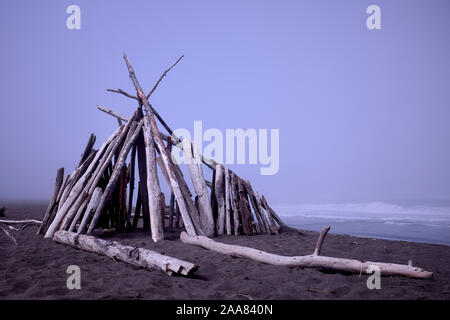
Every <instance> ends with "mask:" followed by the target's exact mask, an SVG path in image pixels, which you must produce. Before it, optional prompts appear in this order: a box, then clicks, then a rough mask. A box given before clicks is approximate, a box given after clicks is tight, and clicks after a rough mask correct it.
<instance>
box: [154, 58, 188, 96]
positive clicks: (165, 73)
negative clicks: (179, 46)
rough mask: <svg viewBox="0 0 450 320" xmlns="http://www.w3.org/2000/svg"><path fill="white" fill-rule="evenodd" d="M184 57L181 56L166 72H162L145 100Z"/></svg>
mask: <svg viewBox="0 0 450 320" xmlns="http://www.w3.org/2000/svg"><path fill="white" fill-rule="evenodd" d="M183 57H184V55H182V56H181V57H179V58H178V59H177V61H175V62H174V63H172V65H171V66H170V67H169V68H167V70H166V71H164V72H163V74H162V75H161V76H160V77H159V79H158V81H156V83H155V85H154V86H153V88H152V90H150V92H149V93H148V94H147V96H146V98H147V100H148V99H149V98H150V96H151V95H152V93H153V92H155V90H156V88H157V87H158V85H159V83H160V82H161V80H162V79H163V78H164V77H165V76H166V75H167V73H168V72H169V71H170V69H172V68H173V67H175V66H176V64H177V63H178V62H180V60H181V59H183Z"/></svg>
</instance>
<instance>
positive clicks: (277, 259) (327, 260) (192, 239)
mask: <svg viewBox="0 0 450 320" xmlns="http://www.w3.org/2000/svg"><path fill="white" fill-rule="evenodd" d="M180 239H181V241H182V242H184V243H187V244H190V245H195V246H199V247H203V248H205V249H208V250H211V251H214V252H217V253H221V254H226V255H230V256H233V257H242V258H247V259H251V260H255V261H259V262H262V263H267V264H272V265H279V266H289V267H302V268H323V269H331V270H336V271H343V272H351V273H365V274H371V273H372V272H370V271H369V267H370V266H373V265H376V266H378V267H379V268H380V271H381V275H399V276H405V277H411V278H430V277H432V276H433V273H432V272H429V271H425V270H423V269H421V268H418V267H413V266H410V265H403V264H395V263H384V262H371V261H366V262H363V261H360V260H354V259H345V258H334V257H326V256H320V255H318V254H312V255H306V256H293V257H288V256H280V255H277V254H273V253H268V252H265V251H262V250H258V249H254V248H249V247H244V246H238V245H231V244H224V243H220V242H217V241H214V240H212V239H209V238H207V237H203V236H189V235H188V234H186V233H185V232H182V233H181V235H180Z"/></svg>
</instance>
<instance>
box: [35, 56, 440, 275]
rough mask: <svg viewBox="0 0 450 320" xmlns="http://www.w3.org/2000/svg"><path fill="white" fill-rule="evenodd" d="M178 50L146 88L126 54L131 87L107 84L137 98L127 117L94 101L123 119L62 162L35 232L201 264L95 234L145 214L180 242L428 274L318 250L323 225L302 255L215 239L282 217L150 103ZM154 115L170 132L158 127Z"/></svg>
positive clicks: (176, 264) (136, 258)
mask: <svg viewBox="0 0 450 320" xmlns="http://www.w3.org/2000/svg"><path fill="white" fill-rule="evenodd" d="M182 58H183V56H181V57H180V58H178V60H176V61H175V63H174V64H172V65H171V66H170V67H169V68H168V69H167V70H166V71H164V73H163V74H162V75H161V77H160V78H159V79H158V81H157V82H156V84H155V85H154V86H153V88H152V89H151V90H150V92H149V93H148V94H145V93H144V91H143V89H142V87H141V85H140V83H139V81H138V80H137V77H136V74H135V72H134V69H133V67H132V66H131V64H130V62H129V60H128V58H127V56H126V55H124V59H125V63H126V66H127V69H128V72H129V76H130V78H131V81H132V83H133V85H134V87H135V89H136V95H132V94H130V93H127V92H125V91H123V90H121V89H118V90H112V89H108V91H110V92H115V93H119V94H122V95H124V96H126V97H128V98H131V99H134V100H136V102H137V108H136V110H135V111H134V112H133V114H132V115H131V117H129V118H128V117H125V116H122V115H120V114H118V113H117V112H115V111H114V110H111V109H109V108H106V107H103V106H98V109H99V110H101V111H103V112H105V113H107V114H109V115H111V116H113V117H114V118H116V119H117V122H118V125H119V126H118V128H117V129H116V130H115V131H114V132H113V133H112V134H111V135H110V137H109V138H108V139H107V140H106V141H104V142H103V144H102V145H101V146H100V147H99V148H98V149H94V145H95V142H96V137H95V136H94V135H93V134H91V136H90V137H89V140H88V143H87V144H86V147H85V148H84V150H83V153H82V155H81V159H80V161H79V163H78V166H77V167H76V169H75V170H74V171H73V172H72V173H71V174H70V175H67V176H66V177H64V168H60V169H58V171H57V175H56V180H55V188H54V190H53V194H52V198H51V200H50V203H49V206H48V208H47V210H46V212H45V214H44V218H43V221H42V223H41V225H40V227H39V230H38V232H37V233H38V234H44V235H45V238H53V239H54V240H56V241H57V242H60V243H64V244H68V245H70V246H73V247H76V248H80V249H83V250H87V251H92V252H97V253H101V254H104V255H106V256H108V257H111V258H113V259H116V260H122V261H125V262H127V263H131V264H134V265H137V266H140V267H144V268H155V267H156V268H160V269H161V270H163V271H164V272H166V273H167V274H173V273H176V274H180V275H185V276H187V275H189V274H191V273H192V272H195V271H196V270H197V269H198V267H199V266H198V265H195V264H192V263H190V262H186V261H181V260H178V259H176V258H172V257H169V256H166V255H162V254H159V253H157V252H154V251H151V250H147V249H143V248H135V247H130V246H125V245H122V244H120V243H117V242H114V241H107V240H104V239H101V238H98V237H95V236H93V235H94V234H95V232H96V231H99V230H100V231H101V230H113V231H121V230H126V229H134V228H137V227H138V226H139V220H140V219H141V218H142V224H141V225H142V228H143V229H144V230H147V231H149V232H150V235H151V237H152V239H153V241H155V242H157V241H161V240H164V234H165V231H167V230H168V229H173V228H181V229H183V230H184V231H182V232H181V236H180V239H181V241H182V242H183V243H186V244H190V245H196V246H201V247H204V248H206V249H209V250H212V251H216V252H219V253H222V254H229V255H233V256H240V257H244V258H248V259H253V260H256V261H260V262H263V263H270V264H275V265H285V266H300V267H313V268H327V269H334V270H339V271H345V272H355V273H367V274H370V273H372V270H373V266H376V267H378V268H380V273H381V274H382V275H402V276H407V277H415V278H428V277H431V276H432V273H431V272H428V271H425V270H423V269H421V268H418V267H415V266H413V265H412V262H411V261H410V262H409V263H408V265H400V264H392V263H382V262H363V261H360V260H353V259H344V258H334V257H326V256H322V255H320V251H321V248H322V245H323V241H324V238H325V236H326V234H327V233H328V230H329V227H327V228H325V229H324V230H323V231H322V233H321V234H320V236H319V239H318V242H317V245H316V248H315V250H314V252H313V253H312V254H311V255H307V256H294V257H284V256H279V255H275V254H271V253H267V252H263V251H261V250H256V249H253V248H248V247H244V246H235V245H228V244H223V243H219V242H216V241H214V240H213V238H214V236H216V235H222V234H227V235H236V236H237V235H248V236H249V235H255V234H259V233H267V234H278V233H279V230H280V227H282V226H285V225H284V223H283V221H282V220H281V219H280V217H279V216H278V215H277V214H276V212H275V211H274V210H273V209H272V208H271V207H270V206H269V204H268V202H267V200H266V198H265V197H264V196H263V195H262V196H261V197H260V196H259V194H258V193H257V192H255V191H254V190H253V188H252V186H251V184H250V182H249V181H248V180H244V179H243V178H241V177H240V176H238V175H237V174H236V173H235V172H233V171H232V170H230V169H229V168H227V167H226V166H224V165H223V164H220V163H217V162H216V161H214V160H213V159H208V158H206V157H204V156H203V155H201V154H199V152H198V151H197V149H196V146H195V144H193V143H192V141H190V140H188V139H186V138H184V139H180V138H179V137H177V136H176V135H175V134H174V132H173V131H172V130H171V129H170V127H169V126H168V125H167V123H166V122H165V121H164V120H163V118H162V117H161V116H160V114H159V113H158V112H157V111H156V110H155V108H154V107H153V106H152V105H151V104H150V102H149V98H150V96H151V95H152V93H153V92H154V91H155V90H156V88H157V86H158V85H159V83H160V82H161V80H162V79H163V78H164V77H165V75H166V74H167V72H169V71H170V70H171V69H172V68H173V67H174V66H175V65H176V64H177V63H178V62H179V61H180V60H181V59H182ZM157 120H158V122H159V124H160V125H161V126H162V127H163V128H164V130H165V131H166V133H164V132H161V131H160V129H159V127H158V123H157ZM173 148H179V149H181V150H182V151H183V154H184V157H185V160H186V161H185V162H186V164H187V167H188V172H189V176H190V179H191V182H192V186H193V189H194V190H193V191H191V190H190V188H189V185H188V183H187V182H186V177H185V176H184V175H183V173H182V170H181V169H180V165H179V164H178V163H176V161H175V159H174V158H173V157H172V156H171V152H172V149H173ZM158 168H159V171H160V172H161V173H162V174H161V175H159V174H158ZM204 169H206V170H211V171H212V179H211V181H208V180H206V179H205V175H204V172H203V170H204ZM160 176H162V177H163V179H162V180H164V181H165V182H166V183H167V185H168V186H169V187H170V198H169V197H167V198H169V204H168V205H166V196H165V195H164V193H162V192H161V181H160ZM136 188H137V194H136V202H134V198H135V197H134V196H135V194H134V192H135V189H136ZM133 204H134V205H133ZM133 207H134V208H135V209H134V210H133Z"/></svg>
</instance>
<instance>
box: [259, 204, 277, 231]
mask: <svg viewBox="0 0 450 320" xmlns="http://www.w3.org/2000/svg"><path fill="white" fill-rule="evenodd" d="M261 201H262V205H263V206H264V209H266V212H267V216H268V217H269V221H270V225H271V230H272V232H273V233H275V234H276V235H278V234H279V232H278V228H277V226H276V225H275V222H274V220H273V215H272V213H271V212H270V209H269V205H268V204H267V201H266V198H264V196H262V197H261Z"/></svg>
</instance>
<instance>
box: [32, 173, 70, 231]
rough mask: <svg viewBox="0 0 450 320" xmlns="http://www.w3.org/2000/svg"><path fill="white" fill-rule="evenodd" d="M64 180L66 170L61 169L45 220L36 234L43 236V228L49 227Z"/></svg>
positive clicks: (57, 174)
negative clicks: (48, 223)
mask: <svg viewBox="0 0 450 320" xmlns="http://www.w3.org/2000/svg"><path fill="white" fill-rule="evenodd" d="M63 179H64V168H59V169H58V171H57V172H56V180H55V188H54V189H53V195H52V197H51V199H50V203H49V205H48V207H47V210H46V211H45V214H44V219H42V224H41V225H40V227H39V229H38V231H37V232H36V234H41V233H42V232H43V227H44V226H45V225H47V222H48V219H49V218H50V214H51V213H52V211H53V209H54V207H55V204H56V199H57V197H58V194H59V190H60V189H61V186H62V183H63Z"/></svg>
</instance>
